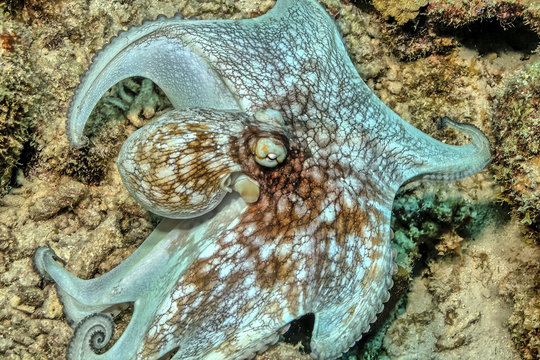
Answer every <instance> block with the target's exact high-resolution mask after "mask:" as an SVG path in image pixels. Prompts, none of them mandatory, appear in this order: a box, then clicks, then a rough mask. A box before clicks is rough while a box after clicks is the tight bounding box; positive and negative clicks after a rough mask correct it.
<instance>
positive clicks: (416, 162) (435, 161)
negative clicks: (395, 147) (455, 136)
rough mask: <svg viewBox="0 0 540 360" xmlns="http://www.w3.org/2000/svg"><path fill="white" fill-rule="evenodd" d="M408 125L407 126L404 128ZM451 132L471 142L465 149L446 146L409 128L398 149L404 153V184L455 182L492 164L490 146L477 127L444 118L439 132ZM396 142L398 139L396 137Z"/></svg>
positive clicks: (459, 146)
mask: <svg viewBox="0 0 540 360" xmlns="http://www.w3.org/2000/svg"><path fill="white" fill-rule="evenodd" d="M407 125H408V124H407ZM446 126H448V127H450V128H453V129H455V130H457V131H459V132H461V133H463V134H465V135H467V136H469V137H470V138H471V142H470V143H468V144H465V145H448V144H445V143H442V142H440V141H437V140H435V139H433V138H431V137H429V136H428V135H426V134H424V133H422V132H421V131H420V130H417V129H416V128H413V127H412V126H410V125H408V126H407V128H408V130H409V131H407V132H408V134H407V135H406V136H405V137H403V138H402V140H404V141H405V142H406V143H402V144H400V145H399V147H400V148H402V149H405V151H404V152H403V154H404V156H403V157H401V159H403V166H404V171H403V177H404V181H403V182H409V181H413V180H418V179H422V180H432V181H446V182H450V181H457V180H461V179H463V178H466V177H468V176H471V175H472V174H475V173H477V172H479V171H481V170H482V169H483V168H485V167H486V166H487V165H488V164H489V162H490V161H491V152H490V144H489V140H488V138H487V137H486V135H485V134H484V133H483V132H482V131H481V130H480V129H478V128H477V127H476V126H474V125H472V124H468V123H458V122H455V121H452V120H450V119H449V118H448V117H446V116H445V117H443V118H442V119H441V121H440V123H439V128H444V127H446ZM398 138H399V137H398Z"/></svg>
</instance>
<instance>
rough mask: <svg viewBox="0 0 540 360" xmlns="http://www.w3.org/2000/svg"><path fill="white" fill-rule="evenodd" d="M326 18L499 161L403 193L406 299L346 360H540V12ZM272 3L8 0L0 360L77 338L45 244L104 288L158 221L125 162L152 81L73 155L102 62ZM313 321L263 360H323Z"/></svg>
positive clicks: (416, 9) (0, 157) (366, 69)
mask: <svg viewBox="0 0 540 360" xmlns="http://www.w3.org/2000/svg"><path fill="white" fill-rule="evenodd" d="M322 3H323V4H324V5H325V6H326V8H327V11H328V13H329V14H331V15H332V16H334V17H335V19H336V22H337V24H338V26H339V27H340V29H341V32H342V34H343V37H344V40H345V43H346V46H347V50H348V52H349V55H350V57H351V59H352V61H353V63H354V64H355V66H356V68H357V70H358V72H359V73H360V75H361V77H362V78H363V79H364V81H365V82H366V83H367V84H368V86H369V87H370V88H371V89H372V90H373V91H374V92H375V93H376V94H377V96H379V97H380V98H381V99H382V100H383V102H385V103H386V104H387V105H388V106H390V107H391V108H392V109H393V110H394V111H396V112H397V113H398V114H399V115H400V116H401V117H402V118H404V119H405V120H407V121H409V122H410V123H411V124H413V125H414V126H416V127H417V128H419V129H420V130H422V131H424V132H426V133H428V134H430V135H431V136H433V137H435V138H437V139H439V140H441V141H445V142H449V143H456V144H457V143H460V144H461V143H464V142H466V141H467V139H466V138H465V137H461V136H458V135H456V132H453V131H451V130H448V131H437V128H436V124H437V122H438V119H439V118H440V117H441V116H444V115H445V116H449V117H450V118H452V119H453V120H456V121H460V122H469V123H472V124H474V125H476V126H477V127H479V128H480V129H482V130H483V131H484V132H485V133H486V134H487V135H488V137H489V138H490V141H491V143H492V153H493V161H492V164H491V165H490V166H488V168H487V169H486V170H484V171H482V172H481V173H479V174H477V175H474V176H472V177H470V178H467V179H464V180H462V181H460V182H455V183H451V184H440V183H428V184H421V185H420V184H418V183H411V184H408V185H406V186H405V187H404V188H403V189H402V190H401V191H400V193H399V194H398V196H397V197H396V200H395V202H394V209H393V219H392V229H393V231H394V233H395V237H394V240H393V243H394V246H395V248H396V249H397V253H398V256H397V262H398V265H399V271H398V273H397V274H396V275H395V277H394V283H395V285H394V287H393V289H392V291H391V292H392V297H391V300H390V301H389V302H388V303H387V304H386V307H385V310H384V312H383V314H382V316H380V319H379V321H378V322H377V324H376V326H375V327H374V328H375V329H374V330H373V331H372V332H371V333H370V334H369V335H366V336H365V337H364V339H362V340H361V341H360V342H359V343H358V344H357V345H356V346H355V347H353V348H352V349H351V350H349V352H348V353H346V354H344V355H343V356H342V358H341V359H343V360H345V359H347V360H354V359H358V360H360V359H366V360H367V359H411V360H412V359H478V358H487V359H527V360H528V359H539V358H540V355H539V351H540V283H539V281H540V248H539V246H540V229H539V227H540V225H539V223H540V200H539V194H540V186H539V184H540V153H539V151H540V57H539V55H538V51H539V50H540V2H539V1H537V0H536V1H532V0H529V1H524V0H515V1H514V0H502V1H500V0H499V1H495V0H491V1H478V0H473V1H464V0H463V1H460V0H446V1H445V0H442V1H428V0H411V1H407V0H397V1H384V0H375V1H373V2H370V1H347V0H342V1H337V0H327V1H322ZM273 4H274V1H271V0H260V1H259V0H239V1H233V0H221V1H218V0H205V1H202V0H199V1H195V0H183V1H182V0H176V1H149V0H125V1H114V2H111V1H104V0H52V1H40V0H2V1H0V49H1V50H0V195H1V197H0V359H58V358H63V357H64V356H65V349H66V346H67V343H68V341H69V339H70V338H71V336H72V334H73V331H72V329H71V328H70V326H69V325H68V324H67V323H66V322H65V319H64V316H63V313H62V305H61V304H60V302H59V300H58V298H57V295H56V290H55V288H54V286H53V285H52V284H44V283H43V282H42V281H41V278H40V277H39V275H38V274H37V273H35V272H34V269H33V267H32V256H33V254H34V251H35V249H36V248H37V247H38V246H45V245H52V246H53V247H54V248H55V250H57V253H58V255H59V256H60V257H61V258H63V259H64V260H66V261H67V265H66V269H67V270H69V271H71V272H73V273H75V274H77V276H79V277H83V278H93V277H96V276H99V275H101V274H103V273H106V272H108V271H110V270H111V269H112V268H114V267H115V266H116V265H118V264H120V263H121V262H122V261H123V260H124V259H125V258H126V257H127V256H129V254H131V253H132V252H133V251H134V250H135V249H136V248H137V246H138V245H139V244H140V243H141V242H142V241H143V240H144V239H145V238H146V236H147V235H148V234H149V233H150V231H151V230H152V229H153V227H154V226H155V225H156V224H157V222H158V219H157V218H156V217H152V216H150V215H149V213H147V212H146V211H144V210H143V209H142V208H141V207H140V206H139V205H138V204H137V203H136V202H135V201H134V200H133V199H132V198H131V197H130V195H129V194H128V192H127V191H126V189H125V188H124V186H123V184H122V182H121V180H120V176H119V174H118V171H117V169H116V164H115V159H116V156H117V154H118V151H119V148H120V146H121V145H122V143H123V141H124V140H125V139H126V138H127V136H128V135H129V134H130V133H131V132H133V131H134V130H135V129H136V128H139V127H140V126H142V125H143V124H145V123H146V122H148V121H149V119H150V118H152V117H153V116H154V115H155V114H159V113H160V112H162V111H164V110H165V109H167V108H168V107H170V104H169V102H168V100H167V99H166V98H165V97H164V95H163V94H162V93H161V91H160V90H159V89H158V88H157V87H156V86H154V85H153V84H152V83H151V82H150V81H149V80H145V79H142V78H133V79H128V80H125V81H123V82H121V83H119V84H118V85H116V86H115V87H113V88H112V89H111V90H110V91H109V93H108V94H107V95H106V96H104V97H103V98H102V100H101V101H100V103H99V104H98V105H97V107H96V108H95V109H94V112H93V115H92V117H91V119H90V122H89V126H88V127H87V130H86V131H87V134H88V135H89V137H90V138H91V142H92V146H90V147H88V148H84V149H82V150H77V149H73V148H70V147H69V144H68V140H67V137H66V135H65V119H66V112H67V108H68V106H69V102H70V99H71V96H72V94H73V90H74V88H75V87H76V85H77V84H78V82H79V78H80V76H81V74H82V73H83V71H84V70H85V69H86V68H87V66H88V64H89V63H90V61H91V59H92V57H93V55H94V54H95V53H96V51H97V50H98V49H100V48H101V47H103V46H104V45H105V44H106V43H107V42H108V41H109V39H110V38H111V37H112V36H114V35H116V34H117V33H118V32H119V31H120V30H125V29H126V28H128V27H129V26H130V25H138V24H140V23H141V22H142V21H143V20H144V19H155V18H156V17H157V15H158V14H165V15H167V16H173V15H174V14H175V13H178V12H179V13H182V14H183V15H184V16H185V17H186V18H189V17H191V16H195V17H197V18H200V19H214V18H216V19H217V18H219V19H221V18H235V19H242V18H251V17H256V16H259V15H261V14H263V13H265V12H266V11H268V10H269V9H270V8H271V7H272V6H273ZM122 316H123V318H121V321H120V322H121V323H123V324H124V326H125V325H126V324H127V322H128V320H129V314H127V313H126V314H123V315H122ZM122 319H123V321H122ZM312 322H313V319H310V318H309V316H308V317H305V318H303V319H301V320H299V321H297V322H296V323H295V324H294V325H293V326H292V328H291V330H290V331H289V332H288V333H286V334H285V335H284V336H283V341H281V342H280V343H278V344H277V345H276V346H274V347H273V348H271V349H269V350H268V351H267V352H265V353H264V354H262V355H259V356H258V357H257V360H263V359H267V360H270V359H275V360H278V359H282V360H284V359H306V360H307V359H309V356H308V355H307V354H306V353H309V349H308V348H307V346H308V344H309V334H310V331H311V329H310V326H312ZM121 331H122V329H119V331H117V333H121Z"/></svg>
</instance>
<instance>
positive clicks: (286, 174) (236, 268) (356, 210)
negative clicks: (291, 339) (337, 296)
mask: <svg viewBox="0 0 540 360" xmlns="http://www.w3.org/2000/svg"><path fill="white" fill-rule="evenodd" d="M309 163H310V162H309V160H308V159H307V158H306V154H303V153H302V152H300V151H298V150H294V149H293V150H292V151H291V152H290V154H289V157H288V159H287V162H286V163H284V164H283V165H282V166H278V167H277V168H274V169H267V168H263V167H260V166H254V167H253V168H251V172H248V174H249V175H250V176H252V177H253V178H254V179H256V180H257V181H259V183H260V184H261V186H262V195H261V198H260V199H259V201H258V202H256V203H254V204H252V205H250V206H249V208H248V209H247V211H246V212H245V213H244V214H243V215H242V216H241V218H240V221H239V223H238V224H237V225H236V226H235V227H234V228H233V229H231V230H230V231H228V232H227V233H226V234H224V236H222V237H221V239H220V240H219V242H218V244H217V247H218V248H219V251H218V252H216V253H215V254H213V256H211V257H208V258H202V259H199V260H198V261H196V262H195V263H193V264H192V266H191V268H190V271H189V273H188V274H186V275H185V276H183V277H182V278H181V279H179V280H178V282H177V283H176V285H175V288H184V289H187V288H191V289H196V291H193V292H189V293H184V294H182V295H183V296H180V297H178V298H174V297H173V298H172V299H171V300H172V304H174V305H172V307H171V308H169V310H168V311H165V313H164V315H165V316H170V315H171V314H174V315H173V316H170V317H169V319H168V320H167V321H166V322H165V324H164V325H163V324H162V325H161V326H160V327H159V332H157V333H154V334H153V336H149V337H147V338H146V340H145V346H144V350H143V352H142V354H141V356H142V358H144V357H149V356H152V355H153V356H156V355H157V354H158V353H159V350H160V349H161V347H162V346H163V344H164V343H165V341H164V338H165V337H166V336H167V334H172V335H173V336H174V337H177V338H181V337H182V336H184V334H191V336H195V337H196V336H204V337H206V336H208V335H207V333H206V332H204V329H207V327H208V326H210V327H211V326H212V325H211V324H217V323H221V322H222V321H223V320H224V319H225V318H226V313H227V312H226V311H220V309H223V308H225V309H226V308H227V307H230V306H232V305H233V303H231V302H230V301H231V300H229V299H230V298H231V294H239V295H238V296H236V297H233V298H234V305H237V306H238V308H237V309H236V310H235V314H236V315H235V317H234V318H236V319H238V320H237V321H240V320H241V319H242V318H243V317H244V316H247V315H248V314H249V313H253V312H259V311H260V312H263V313H265V314H268V313H272V314H273V315H272V316H273V317H275V318H276V319H280V318H283V317H285V313H288V314H291V315H293V316H299V315H300V314H301V313H305V312H306V311H310V310H309V309H310V308H311V307H312V306H313V305H312V299H314V298H315V297H316V296H317V284H318V285H319V286H322V287H325V286H329V287H331V283H332V282H333V281H334V279H333V276H328V275H330V274H327V275H322V274H324V271H323V269H328V268H329V267H330V266H331V264H332V263H335V264H344V263H345V261H346V260H345V257H346V256H347V253H348V252H354V249H355V248H357V247H360V246H365V245H366V243H365V241H366V239H364V240H363V241H361V238H362V234H363V232H364V230H365V227H366V226H367V225H368V224H367V215H366V214H365V213H364V212H363V211H362V209H361V208H360V207H358V206H355V207H353V208H348V207H347V206H346V204H345V201H344V199H343V195H342V194H341V193H340V190H339V189H335V188H329V187H328V173H327V171H325V170H324V169H321V168H318V167H315V166H314V167H312V168H311V167H307V168H305V167H306V164H309ZM333 168H339V167H338V166H335V167H333ZM314 174H316V175H314ZM331 193H333V194H334V197H335V199H336V200H335V203H334V205H336V206H339V207H340V208H341V209H342V210H341V211H340V212H337V213H336V219H335V221H334V222H333V223H327V222H324V221H321V219H320V214H321V212H322V211H323V204H324V203H325V199H327V198H328V196H329V195H331ZM326 205H328V204H326ZM299 209H304V211H299ZM303 234H305V236H304V235H303ZM228 235H231V237H229V236H228ZM351 235H352V236H353V238H354V239H355V241H353V242H351V241H350V240H351V237H350V236H351ZM331 239H335V242H336V244H337V245H338V246H339V250H338V254H337V256H336V257H335V258H333V259H331V258H328V257H327V256H326V252H325V251H326V250H327V249H328V247H329V246H330V245H329V241H330V240H331ZM369 240H370V241H372V242H373V246H377V245H378V244H380V242H381V239H379V237H378V236H375V237H373V238H370V239H369ZM238 245H239V246H238ZM282 250H284V251H282ZM321 250H322V251H321ZM354 253H355V257H354V260H353V261H354V263H357V264H361V263H362V261H363V259H362V258H360V257H359V256H360V253H359V252H354ZM369 256H371V257H372V261H375V260H377V259H378V258H379V257H380V256H382V254H381V252H379V251H373V252H371V253H369ZM246 259H253V262H252V263H251V264H250V265H249V266H248V265H246V264H247V263H246V261H245V260H246ZM228 266H230V270H229V272H228V273H227V276H225V277H223V278H221V277H220V276H219V275H218V274H219V272H220V271H222V269H224V268H226V267H228ZM378 272H380V271H379V269H378V268H377V267H374V270H373V271H368V272H367V273H366V281H367V282H369V281H374V280H375V279H374V276H376V275H377V273H378ZM302 274H303V275H302ZM250 275H254V276H255V279H256V280H255V283H254V284H250V286H251V287H252V288H255V289H257V291H256V292H257V295H256V296H257V297H258V298H259V300H258V301H257V302H254V298H250V296H249V295H247V293H248V290H249V289H248V288H246V284H245V280H246V278H248V277H249V276H250ZM220 286H222V290H219V287H220ZM241 294H244V295H241ZM299 299H303V301H299ZM328 301H332V300H331V299H329V300H328ZM193 304H197V306H196V309H194V308H193ZM160 318H161V316H158V317H156V319H155V321H154V324H158V323H160ZM154 326H155V325H154ZM221 326H222V328H223V327H224V328H225V329H222V331H223V334H225V336H226V337H225V339H226V341H225V342H224V343H223V344H221V346H220V350H219V351H222V352H223V353H224V354H227V353H228V351H230V352H231V353H232V352H233V351H234V346H232V344H233V343H234V342H235V341H236V340H235V334H234V329H235V328H236V327H238V324H236V325H235V324H230V325H229V326H223V324H221ZM196 329H203V330H202V331H203V332H201V333H199V332H197V330H196ZM194 332H195V333H194ZM150 333H152V332H150ZM208 341H211V339H208ZM227 344H229V345H227Z"/></svg>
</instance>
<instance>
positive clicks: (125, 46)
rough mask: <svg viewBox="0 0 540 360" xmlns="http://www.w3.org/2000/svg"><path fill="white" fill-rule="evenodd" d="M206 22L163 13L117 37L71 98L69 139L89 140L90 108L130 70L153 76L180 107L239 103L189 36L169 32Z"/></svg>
mask: <svg viewBox="0 0 540 360" xmlns="http://www.w3.org/2000/svg"><path fill="white" fill-rule="evenodd" d="M165 23H166V25H165ZM210 23H211V22H210ZM208 25H209V24H208V23H207V22H205V23H200V22H197V21H191V20H182V19H176V18H175V19H159V20H156V21H153V22H146V23H144V24H143V25H141V26H140V27H132V28H130V29H129V30H128V31H126V32H123V33H121V34H119V35H118V36H117V37H115V38H113V39H112V40H111V43H110V44H109V45H107V46H106V47H104V48H103V49H102V50H101V51H100V52H99V53H98V54H97V55H96V57H95V58H94V59H93V63H92V64H91V66H90V67H89V69H88V70H87V71H86V73H85V74H84V76H83V77H82V79H81V82H80V85H79V87H78V88H77V89H76V91H75V95H74V96H73V99H72V101H71V105H70V108H69V111H68V120H67V134H68V137H69V139H70V142H71V144H72V145H73V146H76V147H82V146H85V145H86V143H87V141H88V140H87V138H86V137H85V136H83V130H84V127H85V124H86V121H87V120H88V117H89V115H90V113H91V112H92V109H93V108H94V106H95V105H96V104H97V102H98V100H99V99H100V98H101V96H102V95H103V94H104V93H105V92H106V91H107V90H108V89H110V88H111V87H112V86H113V85H114V84H116V83H117V82H119V81H121V80H123V79H125V78H128V77H132V76H143V77H146V78H149V79H150V80H152V81H153V82H155V83H156V84H157V85H158V86H159V87H160V88H161V89H162V90H163V91H164V92H165V94H166V95H167V96H168V97H169V99H170V100H171V102H172V104H173V106H175V107H176V108H180V107H206V108H208V107H211V108H216V109H238V108H239V107H238V105H237V103H236V100H235V99H234V98H233V96H232V95H231V93H230V91H229V90H228V89H227V87H226V86H225V85H224V83H223V81H222V80H221V79H220V78H219V76H217V75H216V73H215V72H214V70H212V68H211V66H210V65H209V64H208V63H207V62H206V60H204V59H203V58H201V57H200V56H199V55H198V54H197V53H196V51H193V50H192V49H191V48H190V45H189V39H188V36H187V35H186V36H182V37H169V36H168V34H167V33H168V31H169V30H170V28H174V27H176V26H181V27H189V26H193V27H201V26H208ZM149 44H151V50H149V49H148V46H149Z"/></svg>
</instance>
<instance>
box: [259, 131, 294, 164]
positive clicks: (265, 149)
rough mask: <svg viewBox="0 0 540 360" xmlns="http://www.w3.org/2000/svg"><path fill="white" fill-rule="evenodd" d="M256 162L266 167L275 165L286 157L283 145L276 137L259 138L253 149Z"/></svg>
mask: <svg viewBox="0 0 540 360" xmlns="http://www.w3.org/2000/svg"><path fill="white" fill-rule="evenodd" d="M253 154H254V155H255V161H256V162H257V164H259V165H262V166H266V167H275V166H276V165H278V164H280V163H282V162H283V160H285V158H286V157H287V149H286V148H285V145H283V143H282V142H281V141H279V140H277V139H273V138H260V139H258V140H257V143H256V144H255V149H254V151H253Z"/></svg>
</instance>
